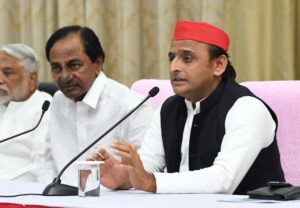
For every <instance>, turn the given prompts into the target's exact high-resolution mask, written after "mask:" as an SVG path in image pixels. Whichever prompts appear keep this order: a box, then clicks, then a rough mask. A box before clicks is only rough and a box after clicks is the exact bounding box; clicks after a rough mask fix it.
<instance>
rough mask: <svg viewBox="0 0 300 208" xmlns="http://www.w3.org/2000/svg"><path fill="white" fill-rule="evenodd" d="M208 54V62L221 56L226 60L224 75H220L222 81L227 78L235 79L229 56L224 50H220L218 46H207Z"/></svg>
mask: <svg viewBox="0 0 300 208" xmlns="http://www.w3.org/2000/svg"><path fill="white" fill-rule="evenodd" d="M208 53H209V58H210V60H213V59H214V58H217V57H219V56H221V55H225V56H226V57H227V59H228V64H227V66H226V69H225V71H224V73H223V74H222V78H223V79H227V78H232V79H235V77H236V72H235V69H234V68H233V66H232V64H231V62H230V61H229V55H228V53H227V52H226V51H225V50H223V49H222V48H220V47H218V46H214V45H209V46H208Z"/></svg>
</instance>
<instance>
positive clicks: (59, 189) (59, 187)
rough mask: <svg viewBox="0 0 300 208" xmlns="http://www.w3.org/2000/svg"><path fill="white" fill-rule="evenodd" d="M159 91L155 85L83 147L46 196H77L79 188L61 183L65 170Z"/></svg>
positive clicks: (52, 184) (46, 192) (55, 180)
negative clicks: (109, 126)
mask: <svg viewBox="0 0 300 208" xmlns="http://www.w3.org/2000/svg"><path fill="white" fill-rule="evenodd" d="M158 92H159V88H158V87H153V88H152V89H151V90H150V91H149V93H148V96H147V97H146V98H144V100H143V101H142V102H140V104H138V105H137V106H136V107H135V108H133V109H132V110H131V111H130V112H129V113H127V114H126V115H125V116H124V117H123V118H121V119H120V120H119V121H118V122H116V123H115V124H114V125H113V126H112V127H111V128H109V129H108V130H107V131H106V132H104V133H103V134H102V135H101V136H100V137H99V138H98V139H96V140H95V141H94V142H92V143H91V144H90V145H88V146H87V147H86V148H85V149H83V150H82V151H81V152H80V153H79V154H78V155H76V156H75V157H74V158H73V159H72V160H70V162H69V163H68V164H67V165H65V167H64V168H63V169H62V170H61V171H60V172H59V174H58V175H57V177H56V178H54V180H53V182H52V183H50V184H49V185H47V186H46V188H45V189H44V191H43V195H44V196H75V195H78V188H77V187H74V186H70V185H66V184H61V180H60V178H61V176H62V174H63V173H64V172H65V170H66V169H67V168H68V167H69V166H70V165H71V164H72V163H73V162H75V161H76V160H77V159H78V158H79V157H80V156H82V155H83V154H84V153H85V152H86V151H88V150H89V149H90V148H91V147H92V146H94V145H95V144H96V143H97V142H99V141H100V140H101V139H102V138H103V137H105V136H106V135H107V134H108V133H109V132H111V131H112V130H113V129H114V128H116V127H117V126H118V125H119V124H120V123H122V122H123V121H124V120H125V119H126V118H127V117H129V116H130V115H131V114H132V113H134V112H135V111H136V110H137V109H138V108H139V107H140V106H141V105H142V104H143V103H144V102H146V101H147V100H148V99H149V98H150V97H154V96H155V95H156V94H157V93H158Z"/></svg>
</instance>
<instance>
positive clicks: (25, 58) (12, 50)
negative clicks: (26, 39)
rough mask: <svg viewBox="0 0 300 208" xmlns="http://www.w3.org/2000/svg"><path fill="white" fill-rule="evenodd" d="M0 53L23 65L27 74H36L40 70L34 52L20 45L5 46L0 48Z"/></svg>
mask: <svg viewBox="0 0 300 208" xmlns="http://www.w3.org/2000/svg"><path fill="white" fill-rule="evenodd" d="M0 52H4V53H6V54H7V55H9V56H13V57H15V58H17V59H18V60H19V61H21V62H22V63H23V66H24V68H25V70H26V71H27V72H36V73H38V71H39V69H40V61H39V58H38V56H37V54H36V53H35V52H34V50H33V49H32V48H31V47H29V46H27V45H25V44H22V43H13V44H7V45H4V46H2V47H1V48H0Z"/></svg>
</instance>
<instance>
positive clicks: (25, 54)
mask: <svg viewBox="0 0 300 208" xmlns="http://www.w3.org/2000/svg"><path fill="white" fill-rule="evenodd" d="M39 68H40V62H39V59H38V57H37V55H36V53H35V52H34V51H33V49H32V48H30V47H29V46H27V45H24V44H8V45H4V46H2V47H1V48H0V140H3V139H5V138H8V137H10V136H13V135H16V134H18V133H21V132H24V131H26V130H29V129H32V128H33V127H34V126H35V125H36V124H37V123H38V121H39V119H40V116H41V113H42V105H43V103H44V101H46V100H48V101H51V99H52V97H51V96H50V95H49V94H47V93H45V92H41V91H39V90H38V89H37V82H38V71H39ZM48 128H49V113H48V112H46V113H45V115H44V117H43V119H42V121H41V123H40V125H39V126H38V127H37V128H36V129H35V130H34V131H32V132H30V133H27V134H24V135H21V136H19V137H16V138H14V139H12V140H9V141H5V142H3V143H1V144H0V166H1V168H0V180H23V181H39V182H49V181H50V180H51V179H52V178H53V176H54V173H55V169H54V165H53V163H52V162H53V161H52V159H51V154H50V149H49V143H47V142H46V140H47V136H49V135H48V133H49V132H48Z"/></svg>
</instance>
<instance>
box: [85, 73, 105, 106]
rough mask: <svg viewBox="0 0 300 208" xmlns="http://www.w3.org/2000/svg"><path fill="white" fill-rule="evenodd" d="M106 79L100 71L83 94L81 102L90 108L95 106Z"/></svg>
mask: <svg viewBox="0 0 300 208" xmlns="http://www.w3.org/2000/svg"><path fill="white" fill-rule="evenodd" d="M106 80H107V77H106V76H105V74H104V73H103V72H102V71H101V72H100V74H99V75H98V77H97V78H96V79H95V81H94V82H93V84H92V86H91V88H90V89H89V91H88V92H87V94H86V95H85V96H84V98H83V100H82V102H84V103H85V104H87V105H89V106H90V107H92V108H94V109H95V108H96V107H97V104H98V101H99V98H100V95H101V93H102V91H103V88H104V85H105V82H106Z"/></svg>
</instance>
